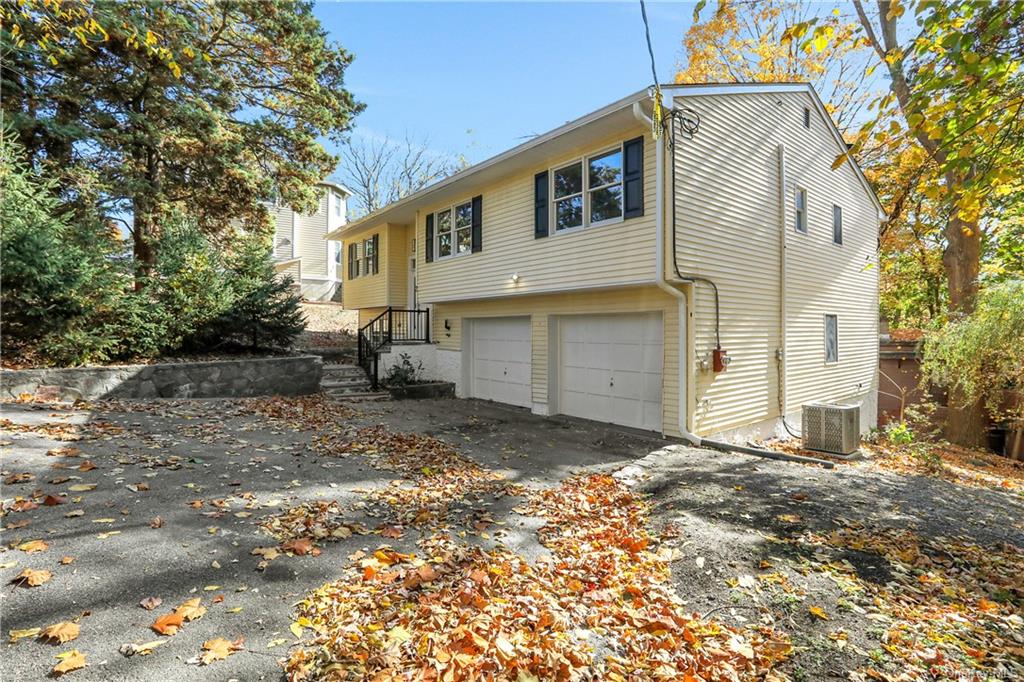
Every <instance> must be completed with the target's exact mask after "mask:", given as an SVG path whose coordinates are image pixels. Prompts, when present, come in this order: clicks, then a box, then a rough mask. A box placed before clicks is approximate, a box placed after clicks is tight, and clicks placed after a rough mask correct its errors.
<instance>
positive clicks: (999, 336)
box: [921, 279, 1024, 418]
mask: <svg viewBox="0 0 1024 682" xmlns="http://www.w3.org/2000/svg"><path fill="white" fill-rule="evenodd" d="M1021 339H1024V280H1019V279H1017V280H1008V281H1004V282H999V283H997V284H992V285H990V286H988V287H986V288H984V289H982V291H981V293H980V294H979V296H978V304H977V307H976V308H975V310H974V312H973V313H972V314H971V315H969V316H966V317H963V318H961V319H959V320H954V321H952V322H949V323H948V324H946V325H945V326H944V327H942V328H940V329H937V330H935V331H933V332H931V333H929V334H928V335H927V336H926V337H925V344H924V360H923V362H922V364H921V370H922V374H923V376H924V377H925V378H927V379H928V380H929V381H932V382H934V383H936V384H938V385H940V386H944V387H946V388H947V389H949V390H950V393H951V395H952V394H954V393H956V394H957V395H961V396H963V398H964V399H966V400H967V401H970V402H975V401H980V402H982V403H983V404H984V405H985V407H986V408H987V409H988V410H989V412H990V413H992V414H993V415H996V416H1005V417H1009V418H1014V417H1016V418H1020V417H1021V416H1022V415H1019V414H1018V415H1000V414H999V413H1000V410H1001V406H1002V403H1003V400H1004V397H1005V396H1004V391H1005V390H1007V389H1024V343H1022V342H1021Z"/></svg>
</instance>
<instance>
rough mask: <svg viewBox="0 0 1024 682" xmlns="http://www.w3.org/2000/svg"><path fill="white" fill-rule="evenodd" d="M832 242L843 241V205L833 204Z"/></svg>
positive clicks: (840, 242)
mask: <svg viewBox="0 0 1024 682" xmlns="http://www.w3.org/2000/svg"><path fill="white" fill-rule="evenodd" d="M832 243H833V244H842V243H843V207H842V206H839V205H838V204H832Z"/></svg>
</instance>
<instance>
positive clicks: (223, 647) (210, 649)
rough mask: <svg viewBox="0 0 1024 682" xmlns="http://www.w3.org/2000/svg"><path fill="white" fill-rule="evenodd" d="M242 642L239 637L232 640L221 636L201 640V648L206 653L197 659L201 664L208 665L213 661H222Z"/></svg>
mask: <svg viewBox="0 0 1024 682" xmlns="http://www.w3.org/2000/svg"><path fill="white" fill-rule="evenodd" d="M242 642H243V639H242V638H241V637H239V638H238V639H236V640H235V641H234V642H232V641H229V640H226V639H224V638H223V637H216V638H214V639H208V640H206V641H205V642H203V649H204V650H205V651H206V653H205V654H203V655H202V656H201V657H200V659H199V660H200V662H201V663H202V665H210V664H211V663H213V662H214V661H222V660H224V659H225V658H227V657H228V656H230V655H231V654H233V653H235V652H236V651H239V650H240V649H241V648H242Z"/></svg>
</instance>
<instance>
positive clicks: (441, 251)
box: [437, 232, 452, 256]
mask: <svg viewBox="0 0 1024 682" xmlns="http://www.w3.org/2000/svg"><path fill="white" fill-rule="evenodd" d="M437 254H438V256H450V255H452V233H451V232H442V233H440V234H439V235H437Z"/></svg>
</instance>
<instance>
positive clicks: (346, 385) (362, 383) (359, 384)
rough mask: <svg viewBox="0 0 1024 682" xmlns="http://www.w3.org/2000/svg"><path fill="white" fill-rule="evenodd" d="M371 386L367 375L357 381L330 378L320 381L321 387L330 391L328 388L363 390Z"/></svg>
mask: <svg viewBox="0 0 1024 682" xmlns="http://www.w3.org/2000/svg"><path fill="white" fill-rule="evenodd" d="M369 387H370V382H369V381H367V380H366V378H365V377H364V378H363V379H361V380H357V381H333V380H328V381H321V382H320V388H322V389H323V390H325V391H328V390H331V391H333V390H335V389H337V390H339V391H357V390H361V389H364V388H369Z"/></svg>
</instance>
